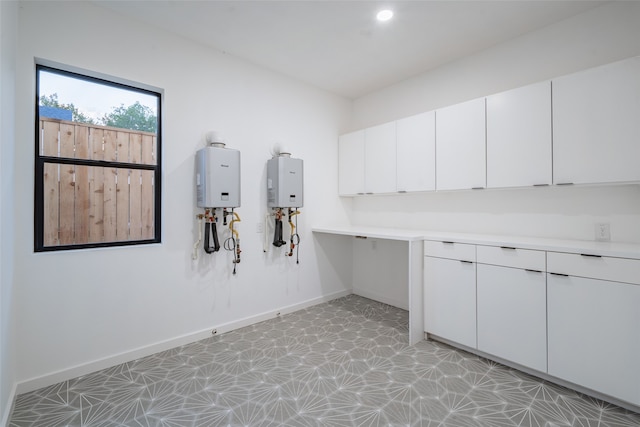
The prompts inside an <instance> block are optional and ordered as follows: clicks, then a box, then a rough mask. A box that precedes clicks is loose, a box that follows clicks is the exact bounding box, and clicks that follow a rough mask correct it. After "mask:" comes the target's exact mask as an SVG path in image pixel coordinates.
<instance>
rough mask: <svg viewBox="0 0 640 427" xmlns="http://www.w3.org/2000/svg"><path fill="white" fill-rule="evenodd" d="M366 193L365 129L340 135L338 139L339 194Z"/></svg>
mask: <svg viewBox="0 0 640 427" xmlns="http://www.w3.org/2000/svg"><path fill="white" fill-rule="evenodd" d="M363 193H364V130H359V131H356V132H351V133H347V134H344V135H342V136H340V139H339V141H338V194H340V195H341V196H352V195H354V194H363Z"/></svg>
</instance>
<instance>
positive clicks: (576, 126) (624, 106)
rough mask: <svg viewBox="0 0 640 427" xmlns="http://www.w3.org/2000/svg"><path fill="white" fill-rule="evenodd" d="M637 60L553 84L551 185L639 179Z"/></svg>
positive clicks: (639, 85)
mask: <svg viewBox="0 0 640 427" xmlns="http://www.w3.org/2000/svg"><path fill="white" fill-rule="evenodd" d="M639 117H640V57H635V58H631V59H628V60H625V61H620V62H616V63H613V64H608V65H605V66H601V67H597V68H592V69H589V70H586V71H582V72H579V73H575V74H571V75H568V76H565V77H561V78H558V79H554V80H553V162H554V164H553V176H554V182H555V183H557V184H562V183H575V184H578V183H598V182H615V181H637V180H640V167H638V161H639V160H640V143H639V141H640V119H639Z"/></svg>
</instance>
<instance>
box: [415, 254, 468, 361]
mask: <svg viewBox="0 0 640 427" xmlns="http://www.w3.org/2000/svg"><path fill="white" fill-rule="evenodd" d="M424 284H425V294H424V307H425V325H424V327H425V331H426V332H429V333H431V334H434V335H437V336H439V337H441V338H445V339H447V340H451V341H453V342H456V343H459V344H462V345H465V346H467V347H472V348H475V347H476V265H475V263H471V262H465V261H458V260H451V259H442V258H432V257H425V258H424Z"/></svg>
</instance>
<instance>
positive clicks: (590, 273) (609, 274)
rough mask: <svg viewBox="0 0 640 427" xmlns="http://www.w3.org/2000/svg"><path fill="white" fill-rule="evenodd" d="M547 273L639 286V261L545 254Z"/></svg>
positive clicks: (556, 253) (553, 253) (554, 253)
mask: <svg viewBox="0 0 640 427" xmlns="http://www.w3.org/2000/svg"><path fill="white" fill-rule="evenodd" d="M547 271H549V272H551V273H560V274H568V275H571V276H580V277H589V278H591V279H602V280H611V281H614V282H627V283H635V284H636V285H640V260H637V259H628V258H613V257H605V256H593V255H587V254H584V255H581V254H567V253H562V252H547ZM639 309H640V307H639Z"/></svg>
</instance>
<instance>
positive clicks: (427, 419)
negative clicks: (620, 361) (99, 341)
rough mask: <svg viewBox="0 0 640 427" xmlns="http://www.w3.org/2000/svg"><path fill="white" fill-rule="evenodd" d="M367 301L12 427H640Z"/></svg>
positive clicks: (175, 362)
mask: <svg viewBox="0 0 640 427" xmlns="http://www.w3.org/2000/svg"><path fill="white" fill-rule="evenodd" d="M407 323H408V316H407V312H406V311H403V310H399V309H396V308H393V307H390V306H387V305H384V304H380V303H377V302H374V301H371V300H368V299H365V298H361V297H358V296H355V295H350V296H348V297H344V298H340V299H338V300H335V301H332V302H329V303H325V304H320V305H317V306H314V307H311V308H308V309H306V310H301V311H298V312H296V313H292V314H289V315H286V316H282V317H280V318H277V319H273V320H269V321H266V322H262V323H260V324H256V325H253V326H250V327H247V328H243V329H240V330H237V331H233V332H229V333H226V334H223V335H220V336H217V337H212V338H209V339H206V340H203V341H199V342H197V343H193V344H189V345H185V346H183V347H179V348H175V349H172V350H168V351H165V352H162V353H158V354H155V355H152V356H149V357H145V358H142V359H139V360H134V361H132V362H129V363H125V364H122V365H119V366H115V367H113V368H109V369H106V370H103V371H99V372H96V373H93V374H90V375H86V376H84V377H80V378H76V379H73V380H70V381H65V382H62V383H60V384H56V385H53V386H50V387H46V388H43V389H40V390H37V391H34V392H31V393H25V394H22V395H20V396H18V397H17V399H16V402H15V409H14V412H13V415H12V418H11V420H10V422H9V426H11V427H18V426H38V427H41V426H43V427H53V426H96V427H98V426H180V427H185V426H207V427H210V426H367V427H368V426H382V425H384V426H389V425H391V426H429V427H430V426H453V427H474V426H497V427H500V426H505V427H506V426H540V427H542V426H548V427H555V426H580V427H596V426H598V427H606V426H611V427H613V426H629V427H631V426H635V427H637V426H640V414H636V413H632V412H629V411H626V410H623V409H620V408H618V407H616V406H614V405H611V404H608V403H604V402H602V401H599V400H596V399H593V398H590V397H586V396H584V395H581V394H579V393H577V392H574V391H572V390H569V389H566V388H563V387H559V386H556V385H554V384H551V383H549V382H545V381H541V380H538V379H536V378H534V377H531V376H529V375H526V374H523V373H521V372H518V371H516V370H513V369H510V368H507V367H504V366H502V365H499V364H496V363H494V362H490V361H487V360H485V359H482V358H480V357H477V356H474V355H471V354H469V353H466V352H461V351H459V350H456V349H453V348H450V347H448V346H445V345H443V344H439V343H436V342H431V341H423V342H421V343H419V344H417V345H415V346H409V345H408V342H407V335H408V333H407Z"/></svg>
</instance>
